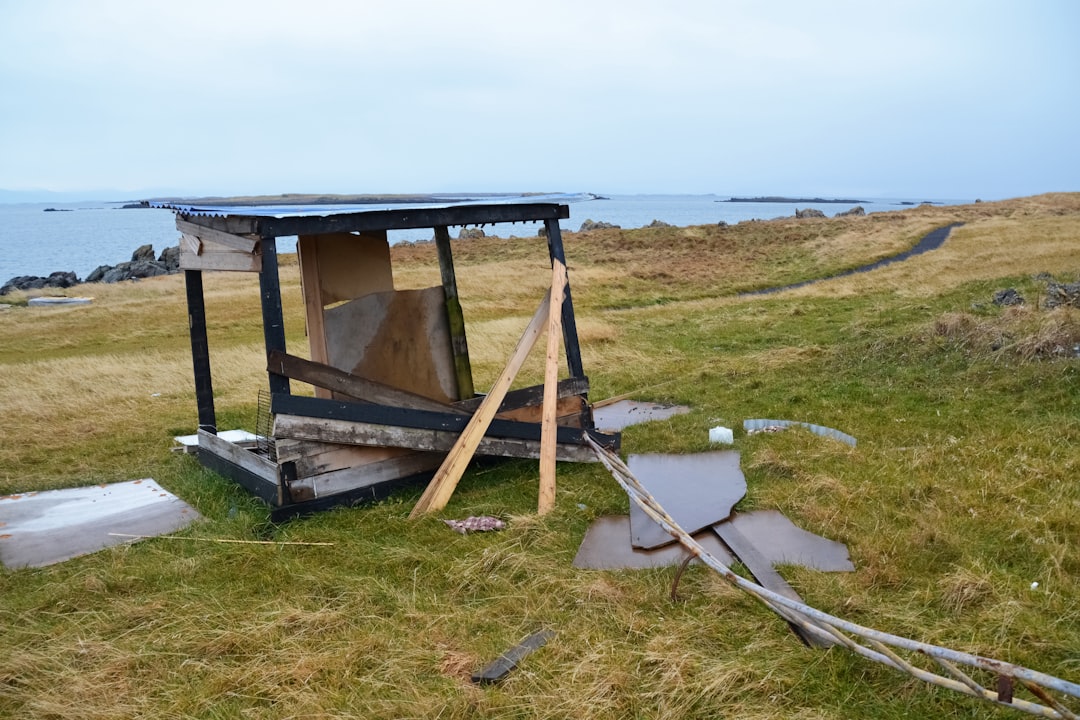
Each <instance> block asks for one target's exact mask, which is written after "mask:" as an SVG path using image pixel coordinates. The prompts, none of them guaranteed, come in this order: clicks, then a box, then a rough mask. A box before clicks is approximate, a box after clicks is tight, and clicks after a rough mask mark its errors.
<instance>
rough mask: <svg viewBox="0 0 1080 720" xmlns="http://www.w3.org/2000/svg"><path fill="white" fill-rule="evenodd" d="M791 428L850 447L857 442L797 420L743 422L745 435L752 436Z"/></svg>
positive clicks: (845, 435)
mask: <svg viewBox="0 0 1080 720" xmlns="http://www.w3.org/2000/svg"><path fill="white" fill-rule="evenodd" d="M793 426H797V427H804V428H806V429H807V430H809V431H810V432H812V433H814V434H815V435H821V436H822V437H829V438H832V439H834V440H839V441H840V442H842V443H847V444H848V445H850V446H851V447H855V444H856V442H857V441H856V440H855V438H853V437H852V436H851V435H848V434H847V433H845V432H840V431H839V430H834V429H833V428H830V427H825V426H824V425H814V424H813V423H806V422H799V421H797V420H765V419H762V418H755V419H753V420H743V429H744V430H746V434H747V435H754V434H757V433H761V432H770V433H772V432H780V431H781V430H786V429H787V428H789V427H793Z"/></svg>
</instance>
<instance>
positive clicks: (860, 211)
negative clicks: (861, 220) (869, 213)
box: [836, 205, 866, 217]
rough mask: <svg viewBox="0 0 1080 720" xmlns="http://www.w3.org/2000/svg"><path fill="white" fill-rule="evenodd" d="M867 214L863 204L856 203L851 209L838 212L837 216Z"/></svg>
mask: <svg viewBox="0 0 1080 720" xmlns="http://www.w3.org/2000/svg"><path fill="white" fill-rule="evenodd" d="M865 214H866V209H865V208H864V207H863V206H862V205H856V206H855V207H853V208H851V209H850V210H845V211H844V212H839V213H836V217H861V216H863V215H865Z"/></svg>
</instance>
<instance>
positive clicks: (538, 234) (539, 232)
mask: <svg viewBox="0 0 1080 720" xmlns="http://www.w3.org/2000/svg"><path fill="white" fill-rule="evenodd" d="M536 237H542V238H546V237H547V225H541V226H540V229H539V230H537V231H536Z"/></svg>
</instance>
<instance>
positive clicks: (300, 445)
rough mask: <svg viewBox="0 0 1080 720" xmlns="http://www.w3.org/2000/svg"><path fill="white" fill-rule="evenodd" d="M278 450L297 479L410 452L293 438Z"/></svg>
mask: <svg viewBox="0 0 1080 720" xmlns="http://www.w3.org/2000/svg"><path fill="white" fill-rule="evenodd" d="M275 447H276V448H277V462H278V465H282V464H284V463H287V462H291V463H292V464H293V466H294V468H295V477H296V478H308V477H315V476H316V475H322V474H323V473H328V472H332V471H334V470H342V469H344V468H353V467H361V466H364V465H370V464H371V463H375V462H382V461H383V460H391V459H393V458H396V457H400V456H402V455H407V454H409V452H410V450H408V449H405V448H391V447H362V446H357V445H343V444H339V443H323V442H315V441H310V440H295V439H290V438H278V440H277V442H276V443H275ZM440 459H441V458H440Z"/></svg>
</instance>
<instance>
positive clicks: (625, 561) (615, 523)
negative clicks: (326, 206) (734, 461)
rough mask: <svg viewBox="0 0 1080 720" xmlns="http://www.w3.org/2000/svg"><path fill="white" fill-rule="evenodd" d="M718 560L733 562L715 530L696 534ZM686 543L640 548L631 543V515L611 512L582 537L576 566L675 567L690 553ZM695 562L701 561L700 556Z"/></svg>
mask: <svg viewBox="0 0 1080 720" xmlns="http://www.w3.org/2000/svg"><path fill="white" fill-rule="evenodd" d="M694 539H695V540H697V541H698V542H699V543H701V544H702V546H703V547H704V548H705V550H706V551H708V552H709V553H710V554H711V555H713V556H715V557H716V559H717V560H719V561H720V562H722V563H724V564H725V565H730V564H731V562H732V557H731V553H729V552H728V551H727V548H725V547H724V544H723V543H722V542H720V539H719V538H718V537H717V536H716V534H715V533H714V532H712V531H711V530H706V531H705V532H702V533H699V534H698V535H696V536H694ZM689 554H690V553H689V551H688V550H687V549H686V548H684V547H683V546H682V545H679V544H675V545H668V546H667V547H662V548H658V549H656V550H640V549H638V548H635V547H633V546H631V545H630V518H629V516H627V515H611V516H607V517H600V518H597V519H596V520H595V521H593V524H592V525H590V526H589V529H588V530H587V531H586V533H585V538H584V539H583V540H582V541H581V546H580V547H579V548H578V552H577V556H576V557H575V558H574V567H576V568H582V569H587V570H645V569H648V568H658V567H673V566H675V565H679V564H680V563H682V562H683V560H685V559H686V557H687V555H689ZM693 562H695V563H697V562H699V561H698V560H696V559H695V560H694V561H693Z"/></svg>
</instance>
